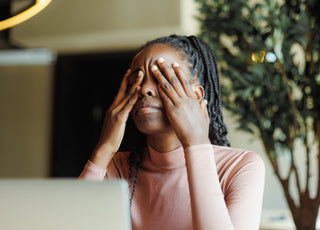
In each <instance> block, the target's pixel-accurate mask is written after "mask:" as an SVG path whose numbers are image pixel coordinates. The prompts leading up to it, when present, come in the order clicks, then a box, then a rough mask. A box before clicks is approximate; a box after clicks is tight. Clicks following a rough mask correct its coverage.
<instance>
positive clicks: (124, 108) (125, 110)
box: [119, 86, 141, 120]
mask: <svg viewBox="0 0 320 230" xmlns="http://www.w3.org/2000/svg"><path fill="white" fill-rule="evenodd" d="M140 90H141V87H140V86H138V87H136V89H135V92H134V94H133V95H132V96H131V97H130V98H128V100H126V102H124V103H123V105H121V110H120V112H119V113H120V114H121V115H124V116H125V119H126V120H127V119H128V116H129V114H130V112H131V110H132V108H133V106H134V104H135V103H136V102H137V100H138V97H139V94H140Z"/></svg>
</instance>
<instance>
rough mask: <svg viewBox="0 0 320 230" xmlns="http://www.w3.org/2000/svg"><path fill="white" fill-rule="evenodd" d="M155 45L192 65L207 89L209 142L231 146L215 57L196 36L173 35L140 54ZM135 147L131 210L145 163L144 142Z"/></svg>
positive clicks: (130, 158)
mask: <svg viewBox="0 0 320 230" xmlns="http://www.w3.org/2000/svg"><path fill="white" fill-rule="evenodd" d="M154 44H164V45H168V46H170V47H172V48H175V49H177V51H179V52H181V54H182V55H183V56H185V58H186V60H187V61H188V63H189V64H190V72H191V74H192V75H196V76H197V79H198V81H199V82H200V84H201V85H202V86H203V88H204V99H206V100H207V101H208V104H207V109H208V114H209V117H210V124H209V139H210V141H211V143H212V144H214V145H221V146H230V143H229V141H228V140H227V137H226V135H227V133H228V130H227V127H226V125H225V124H224V122H223V115H222V106H221V101H222V100H221V89H220V79H219V72H218V67H217V62H216V59H215V56H214V53H213V51H212V49H211V48H210V46H209V45H208V44H207V43H205V42H204V41H203V40H202V39H200V38H198V37H195V36H177V35H171V36H168V37H161V38H157V39H155V40H152V41H149V42H147V43H146V44H145V45H143V46H142V47H141V48H140V49H139V50H138V52H139V51H141V50H143V49H144V48H146V47H150V46H152V45H154ZM135 143H136V146H135V147H134V149H132V151H131V153H130V155H129V158H128V164H129V167H130V172H129V176H130V187H132V191H131V197H130V206H131V204H132V199H133V195H134V191H135V185H136V180H137V176H138V172H139V167H140V165H141V162H142V160H143V159H142V153H143V151H144V150H143V148H144V147H146V143H145V139H142V141H141V142H139V143H137V142H135Z"/></svg>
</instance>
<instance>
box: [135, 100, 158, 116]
mask: <svg viewBox="0 0 320 230" xmlns="http://www.w3.org/2000/svg"><path fill="white" fill-rule="evenodd" d="M160 110H161V109H160V106H159V105H157V104H155V103H150V102H137V104H136V105H135V108H134V114H149V113H156V112H159V111H160Z"/></svg>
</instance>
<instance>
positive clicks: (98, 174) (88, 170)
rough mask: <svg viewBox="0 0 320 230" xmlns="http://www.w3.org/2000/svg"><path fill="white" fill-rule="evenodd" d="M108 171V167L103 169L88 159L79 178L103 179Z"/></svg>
mask: <svg viewBox="0 0 320 230" xmlns="http://www.w3.org/2000/svg"><path fill="white" fill-rule="evenodd" d="M106 173H107V169H103V168H101V167H99V166H98V165H96V164H95V163H93V162H92V161H90V160H88V162H87V164H86V165H85V166H84V169H83V171H82V173H81V174H80V177H79V178H81V179H86V180H103V179H104V177H105V176H106Z"/></svg>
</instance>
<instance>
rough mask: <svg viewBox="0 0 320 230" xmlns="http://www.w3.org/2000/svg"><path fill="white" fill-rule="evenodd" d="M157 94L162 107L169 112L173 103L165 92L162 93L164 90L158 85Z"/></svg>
mask: <svg viewBox="0 0 320 230" xmlns="http://www.w3.org/2000/svg"><path fill="white" fill-rule="evenodd" d="M158 92H159V96H160V99H161V102H162V104H163V106H164V108H165V109H166V110H168V109H169V110H170V108H171V107H173V106H174V105H173V103H172V101H171V100H170V98H169V97H168V96H167V94H166V92H165V91H164V89H163V88H162V87H161V86H160V85H158Z"/></svg>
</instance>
